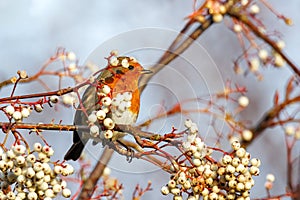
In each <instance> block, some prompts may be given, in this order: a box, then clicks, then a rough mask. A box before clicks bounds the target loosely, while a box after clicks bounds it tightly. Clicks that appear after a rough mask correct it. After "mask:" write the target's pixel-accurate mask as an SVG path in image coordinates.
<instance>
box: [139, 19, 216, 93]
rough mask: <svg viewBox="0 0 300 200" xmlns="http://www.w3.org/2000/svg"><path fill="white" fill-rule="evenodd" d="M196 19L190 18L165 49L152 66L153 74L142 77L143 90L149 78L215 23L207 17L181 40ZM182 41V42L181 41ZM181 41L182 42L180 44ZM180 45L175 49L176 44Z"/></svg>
mask: <svg viewBox="0 0 300 200" xmlns="http://www.w3.org/2000/svg"><path fill="white" fill-rule="evenodd" d="M194 22H195V21H194V20H190V21H189V22H188V23H187V24H186V25H185V26H184V28H183V29H182V30H181V31H180V33H179V34H178V36H177V37H176V38H175V40H174V41H173V43H172V44H171V45H170V47H169V48H168V49H167V50H166V51H165V53H164V54H163V56H162V57H161V58H160V59H159V60H158V62H157V64H155V65H154V66H153V67H151V70H152V72H153V73H152V74H150V75H147V76H143V77H142V78H141V79H140V85H141V91H142V92H143V91H144V89H145V87H146V85H147V83H148V82H149V80H150V79H151V78H152V77H153V76H154V75H155V74H157V73H158V72H159V71H160V70H162V69H163V68H164V67H165V66H166V65H167V64H169V63H170V62H171V61H173V60H174V59H175V58H177V57H178V56H179V55H180V54H182V53H183V52H184V51H185V50H186V49H187V48H188V47H189V46H190V45H191V44H192V43H193V42H194V41H195V40H196V39H197V38H198V37H199V36H200V35H201V34H202V33H203V32H204V31H205V30H206V29H208V27H210V25H212V24H213V20H212V17H211V16H210V17H209V18H207V19H206V20H205V21H204V22H203V23H202V24H200V25H198V27H196V28H195V29H194V30H193V32H192V33H191V34H189V35H188V36H187V38H186V39H185V40H184V41H182V42H181V40H182V38H183V36H185V35H186V33H187V31H188V30H189V28H190V27H191V26H192V25H193V23H194ZM180 42H181V43H180ZM179 43H180V44H179ZM177 45H179V46H178V47H177V48H175V49H174V47H175V46H177Z"/></svg>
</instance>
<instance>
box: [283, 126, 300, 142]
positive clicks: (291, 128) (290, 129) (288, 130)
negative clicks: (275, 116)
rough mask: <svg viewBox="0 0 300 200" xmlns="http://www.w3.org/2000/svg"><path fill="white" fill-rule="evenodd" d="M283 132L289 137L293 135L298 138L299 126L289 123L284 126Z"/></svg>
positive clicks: (299, 133)
mask: <svg viewBox="0 0 300 200" xmlns="http://www.w3.org/2000/svg"><path fill="white" fill-rule="evenodd" d="M284 131H285V134H286V135H287V136H290V137H294V138H295V139H296V140H300V128H299V127H297V128H295V126H293V125H291V124H289V125H287V126H286V127H284Z"/></svg>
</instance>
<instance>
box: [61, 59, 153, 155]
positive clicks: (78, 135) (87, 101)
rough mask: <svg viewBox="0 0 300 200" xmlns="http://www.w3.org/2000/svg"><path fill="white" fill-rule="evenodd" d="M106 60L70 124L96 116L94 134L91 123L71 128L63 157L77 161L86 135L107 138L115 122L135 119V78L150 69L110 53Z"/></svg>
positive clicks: (137, 96)
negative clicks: (67, 147) (73, 129)
mask: <svg viewBox="0 0 300 200" xmlns="http://www.w3.org/2000/svg"><path fill="white" fill-rule="evenodd" d="M107 60H108V64H107V66H106V67H105V68H104V69H103V70H102V71H101V72H100V74H99V75H98V77H97V78H96V79H95V81H94V82H93V83H92V84H90V85H89V86H88V88H87V89H86V90H85V92H84V94H83V95H82V98H81V103H80V104H79V105H78V108H77V110H76V113H75V117H74V125H89V123H90V121H95V119H94V120H93V119H92V118H95V116H96V117H97V121H96V122H95V123H94V126H93V128H94V129H95V130H93V131H94V133H95V134H94V135H93V134H92V126H90V132H89V131H86V130H75V131H74V132H73V144H72V146H71V147H70V149H69V150H68V151H67V153H66V154H65V156H64V159H65V160H74V161H76V160H78V159H79V157H80V155H81V153H82V151H83V149H84V146H85V144H86V143H87V142H88V140H89V139H90V138H93V139H94V141H96V140H98V141H99V140H103V138H104V139H111V138H112V134H113V133H114V131H113V127H114V125H115V124H124V125H133V124H134V123H135V122H136V120H137V117H138V114H139V109H140V90H139V79H140V77H141V76H142V75H143V74H149V73H152V71H151V70H147V69H144V68H143V67H142V65H141V64H139V62H138V61H137V60H136V59H135V58H133V57H127V56H118V57H117V56H113V55H111V56H110V57H108V58H107ZM90 118H91V119H90ZM95 126H96V127H95ZM98 128H99V132H100V135H98V132H97V130H98ZM91 134H92V136H91ZM103 134H106V135H105V136H104V137H103ZM101 136H102V137H101Z"/></svg>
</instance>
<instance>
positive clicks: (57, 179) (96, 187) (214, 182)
mask: <svg viewBox="0 0 300 200" xmlns="http://www.w3.org/2000/svg"><path fill="white" fill-rule="evenodd" d="M258 2H260V4H261V6H264V7H265V8H267V9H269V10H270V11H271V12H272V13H273V14H274V15H275V17H277V18H278V19H280V20H283V21H284V22H285V23H286V24H287V25H291V24H292V21H291V19H289V18H287V17H285V16H284V15H281V14H279V13H278V12H277V11H276V10H275V9H273V8H272V6H271V5H270V4H269V3H268V2H266V1H265V0H260V1H248V0H228V1H221V0H220V1H215V0H206V1H204V2H201V3H198V2H197V1H194V11H193V12H192V13H191V14H190V15H189V16H188V17H187V18H186V19H187V22H186V24H185V26H184V27H183V28H182V30H181V31H180V32H179V34H178V36H177V37H176V38H175V39H174V41H173V42H172V43H171V44H170V46H169V47H168V49H167V50H166V51H165V52H164V54H163V55H162V56H161V58H160V59H159V60H158V61H157V63H156V64H155V65H154V66H152V67H151V71H152V72H153V73H152V74H147V75H144V76H142V78H140V80H139V84H140V86H141V89H140V91H141V92H146V91H147V90H145V88H146V87H147V84H148V83H149V81H150V80H151V78H153V77H154V76H155V75H156V74H158V73H159V72H160V71H161V70H162V69H164V67H165V66H166V65H168V64H170V63H171V62H172V61H174V60H175V59H176V58H178V56H180V55H182V54H183V53H184V51H185V50H187V49H188V48H189V47H190V46H191V45H192V44H193V43H194V42H195V41H196V40H197V39H198V38H199V37H200V36H201V35H202V34H203V33H205V32H209V31H210V30H209V28H210V27H211V26H215V25H217V24H218V23H222V22H223V19H224V18H226V19H227V21H226V25H227V27H228V29H230V30H232V31H233V33H234V34H235V35H236V37H237V40H238V41H239V43H240V45H241V49H242V53H241V55H240V56H238V57H237V58H236V60H235V61H234V62H233V70H234V71H235V72H236V73H237V74H242V75H247V74H249V73H252V74H253V75H254V76H255V77H256V78H257V80H261V79H262V78H263V72H262V70H261V66H263V67H275V68H280V67H282V66H283V65H285V64H286V65H287V66H288V67H289V68H290V69H291V71H292V72H293V75H292V76H291V77H290V79H289V80H287V82H286V86H285V88H284V93H280V92H276V93H275V94H274V97H273V106H272V108H270V109H266V110H265V111H264V113H265V114H264V115H263V116H262V117H261V119H259V120H258V122H257V123H255V124H251V125H250V124H249V123H248V122H246V121H245V120H242V119H241V118H240V113H241V112H242V111H243V110H245V109H247V107H248V105H249V98H248V97H247V96H246V95H247V89H246V87H244V86H240V85H239V84H235V83H232V82H231V81H227V82H226V83H225V86H224V90H223V91H219V92H216V93H212V94H210V97H209V98H207V97H201V96H199V97H197V98H188V97H187V99H186V100H185V101H182V102H179V103H177V104H175V105H172V106H171V107H170V108H169V109H168V110H167V111H166V114H167V116H168V117H172V116H176V115H180V116H183V117H185V118H186V120H185V122H184V124H183V125H184V128H183V129H180V130H179V129H177V128H176V127H170V129H169V130H168V131H167V132H164V133H160V132H159V133H157V132H152V131H151V130H150V131H149V130H148V128H149V126H150V125H151V124H153V123H155V122H156V121H158V120H160V119H161V118H163V117H164V116H165V114H160V113H158V114H157V115H156V116H154V117H153V118H149V119H147V120H145V121H144V122H142V123H140V124H138V125H135V126H133V125H131V124H121V123H116V122H115V121H114V120H112V117H111V116H112V115H114V114H112V113H117V114H116V115H118V114H120V115H121V116H122V113H125V112H126V111H127V110H129V109H131V108H132V107H134V106H135V105H134V104H133V103H132V102H133V101H131V99H132V95H133V94H132V93H125V92H124V93H122V94H121V95H119V96H118V97H114V96H113V92H114V88H113V87H111V86H110V85H109V84H108V85H106V84H103V83H105V82H101V81H99V80H97V77H98V76H99V74H100V75H101V73H103V70H95V66H94V65H86V66H80V65H79V64H78V63H79V62H78V59H77V58H76V55H75V53H73V52H68V51H66V50H65V49H63V48H59V49H58V50H57V52H56V53H55V55H54V56H52V57H50V58H49V59H48V60H47V61H46V62H45V63H44V65H42V67H41V69H40V70H39V71H38V72H37V73H36V74H34V75H31V76H29V75H27V73H26V71H18V72H17V75H16V76H15V77H12V78H9V79H7V80H4V81H2V82H0V90H3V89H4V88H8V87H11V93H10V95H9V96H7V97H1V98H0V111H1V113H2V115H3V116H4V118H5V119H6V120H3V121H2V122H0V126H1V129H2V133H3V136H4V137H3V139H2V141H1V144H0V146H1V149H2V151H1V159H0V171H1V177H0V179H1V181H2V183H1V191H0V198H8V199H17V198H18V199H25V198H27V199H45V200H49V199H53V198H56V197H57V196H59V195H62V196H64V197H66V198H70V197H71V196H72V198H73V199H75V198H77V199H92V198H94V199H95V198H101V197H107V198H111V199H118V198H121V196H122V195H121V192H120V191H121V190H123V187H124V186H123V185H122V184H121V183H119V182H118V180H117V179H114V178H112V177H111V176H110V174H109V168H108V167H107V164H108V162H109V161H110V158H111V156H112V154H113V152H117V153H119V154H120V155H123V156H124V157H126V159H127V160H128V161H129V162H130V161H131V160H132V159H143V160H145V161H147V162H150V163H152V164H153V165H156V166H158V167H160V168H161V169H162V170H164V171H165V172H166V173H168V174H170V179H169V180H166V184H165V185H163V186H162V187H161V193H162V194H163V195H170V196H172V198H173V199H183V198H187V199H189V200H193V199H199V198H203V199H250V191H251V189H252V187H253V186H254V184H255V181H254V180H255V177H256V176H258V175H259V174H260V168H259V167H260V165H261V161H260V159H259V158H255V157H253V156H251V152H250V151H249V150H248V149H247V148H248V147H249V146H250V145H253V142H254V141H255V139H256V138H258V137H259V136H261V135H262V134H264V133H266V130H267V129H270V128H274V127H281V129H282V132H283V133H284V139H285V140H284V141H283V144H284V145H285V146H286V154H287V160H286V161H285V162H286V165H287V183H286V188H287V189H286V190H285V191H286V192H285V193H283V194H274V195H273V194H272V192H273V191H272V190H271V189H272V187H273V185H274V184H276V182H275V176H274V175H273V174H271V173H270V174H268V175H267V177H266V182H265V185H264V187H265V189H266V197H261V198H257V199H274V198H277V199H280V198H283V197H290V198H292V199H298V198H299V193H300V187H299V185H300V184H299V180H298V179H296V180H295V178H294V177H295V176H293V174H295V175H297V173H298V175H299V171H297V165H299V161H300V159H299V156H297V154H295V149H296V148H297V147H298V146H299V140H300V126H299V125H298V124H299V109H298V108H297V106H298V105H299V101H300V95H299V91H298V88H299V87H298V86H299V75H300V71H299V67H298V66H297V65H296V64H295V63H294V62H293V61H292V60H291V59H290V58H289V57H288V56H287V55H286V53H285V52H284V51H283V49H284V43H283V41H282V40H281V39H280V37H278V36H277V35H272V34H271V33H270V32H269V30H268V28H267V27H266V26H265V25H264V21H263V20H262V19H260V17H259V15H258V14H259V11H260V7H259V4H258ZM122 56H123V55H122ZM122 56H121V58H120V57H119V55H118V54H117V52H116V51H112V52H111V54H110V55H109V56H108V57H107V58H106V59H107V66H112V67H117V66H119V65H120V66H122V67H123V68H126V71H125V72H126V73H127V71H129V72H130V71H131V69H130V66H132V65H130V63H131V62H135V61H133V58H129V60H128V59H127V58H126V59H125V58H124V57H122ZM56 62H60V64H61V67H60V68H55V67H54V63H56ZM222 67H227V66H222ZM109 69H110V70H111V73H112V75H113V77H114V78H117V79H120V80H121V79H122V73H124V71H121V72H120V71H117V70H115V68H109ZM124 70H125V69H124ZM83 74H92V75H90V76H88V77H85V76H84V75H83ZM48 76H53V77H56V78H57V79H58V84H57V88H56V89H53V88H49V87H48V84H47V79H46V78H44V77H48ZM105 78H107V77H105ZM65 79H68V80H71V81H72V82H73V84H72V85H71V86H69V87H63V81H64V80H65ZM105 81H106V82H108V83H109V80H105ZM34 82H38V83H40V84H41V85H42V86H43V88H44V91H42V92H40V93H34V94H25V95H17V92H16V91H17V89H18V88H21V87H22V85H23V84H25V83H26V84H34ZM74 85H75V86H74ZM87 87H88V88H93V89H94V90H95V92H96V95H95V96H93V97H95V98H96V100H95V101H96V104H95V105H96V106H94V110H90V109H89V108H88V107H87V106H86V105H85V104H84V96H81V94H82V92H83V91H84V90H85V89H86V88H87ZM279 89H280V88H279ZM195 102H196V103H199V104H200V107H201V108H200V109H193V108H192V109H191V106H190V105H193V103H195ZM228 104H229V105H230V106H231V107H230V109H231V110H230V111H229V110H228ZM295 105H296V106H295ZM46 106H47V107H50V108H51V109H55V108H57V107H60V106H63V107H66V108H67V109H70V110H77V111H78V110H81V111H82V113H84V116H85V117H86V119H87V120H86V124H85V125H82V124H76V123H75V124H74V125H73V124H64V123H63V122H62V121H58V122H57V121H51V122H49V123H47V124H41V123H34V122H33V123H32V122H31V123H28V122H27V120H26V119H27V118H29V119H30V116H31V114H32V112H38V113H42V112H43V111H44V108H45V107H46ZM140 112H143V111H142V110H141V111H140ZM191 114H197V115H201V116H210V117H211V119H212V120H211V121H210V122H209V124H207V126H210V127H212V129H213V130H212V133H213V135H214V137H213V139H214V145H210V143H209V141H208V139H207V138H206V137H205V136H204V135H202V132H201V130H199V128H198V127H199V124H197V123H196V122H194V121H193V120H192V119H190V118H189V116H190V115H191ZM24 121H26V122H24ZM219 123H222V124H224V127H225V128H223V129H219V128H218V126H217V124H219ZM178 127H179V125H178ZM21 130H26V131H27V133H28V134H33V133H34V134H36V136H37V137H39V138H40V141H41V143H35V144H34V145H33V146H30V144H29V143H28V142H27V139H26V134H23V133H21ZM43 131H56V132H74V131H75V132H76V131H77V132H78V131H81V132H87V133H88V134H89V138H90V139H91V140H93V142H94V143H95V144H97V143H100V144H98V146H99V148H101V145H102V146H103V148H104V151H103V154H102V156H101V157H100V158H99V161H98V162H97V164H96V166H95V167H94V168H93V170H91V171H90V166H88V165H87V164H86V163H87V161H85V160H84V158H83V157H81V158H80V159H79V163H80V165H81V171H80V176H77V178H75V179H73V178H71V175H72V174H73V173H74V169H73V167H72V166H71V165H70V164H69V163H67V161H65V160H63V157H62V160H61V161H53V160H51V156H53V154H54V149H52V147H51V144H49V143H48V142H47V141H46V140H45V138H44V137H43V134H42V132H43ZM124 135H126V136H129V137H130V139H127V138H126V137H124ZM11 137H12V138H13V142H11V140H9V138H11ZM75 137H76V136H75ZM210 139H211V138H210ZM224 141H225V142H226V144H227V146H226V145H224ZM224 146H225V147H224ZM170 149H172V151H171V150H170ZM173 150H174V151H176V152H177V154H176V155H174V154H173V152H174V151H173ZM78 177H79V178H78ZM67 182H76V183H78V185H79V189H78V191H77V192H76V193H75V194H71V190H70V189H69V188H68V187H67ZM150 190H151V183H148V185H147V186H146V188H145V189H142V188H141V187H140V186H139V185H137V187H136V189H135V192H134V195H133V199H140V198H141V197H142V195H144V193H146V192H148V191H150Z"/></svg>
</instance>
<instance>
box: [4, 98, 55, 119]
mask: <svg viewBox="0 0 300 200" xmlns="http://www.w3.org/2000/svg"><path fill="white" fill-rule="evenodd" d="M58 101H59V97H58V96H56V95H53V96H50V97H49V98H48V99H46V98H45V99H41V100H38V101H36V102H31V103H12V104H10V105H7V106H6V107H4V109H3V111H4V113H5V114H6V116H7V117H8V118H9V119H10V120H12V119H13V120H14V121H15V122H22V120H23V119H25V118H28V117H29V116H30V114H31V113H32V111H33V110H35V111H36V112H38V113H39V112H42V111H43V109H44V108H43V104H45V103H46V104H50V105H51V106H52V104H56V103H57V102H58Z"/></svg>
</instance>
